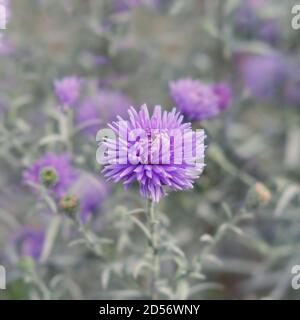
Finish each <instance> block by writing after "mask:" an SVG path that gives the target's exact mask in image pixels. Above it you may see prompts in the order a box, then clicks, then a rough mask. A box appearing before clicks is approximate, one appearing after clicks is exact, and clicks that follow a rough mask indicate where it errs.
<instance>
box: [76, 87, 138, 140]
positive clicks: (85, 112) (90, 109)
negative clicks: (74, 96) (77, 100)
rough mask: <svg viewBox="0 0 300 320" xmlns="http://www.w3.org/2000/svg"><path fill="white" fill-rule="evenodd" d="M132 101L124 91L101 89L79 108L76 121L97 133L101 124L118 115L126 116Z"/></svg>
mask: <svg viewBox="0 0 300 320" xmlns="http://www.w3.org/2000/svg"><path fill="white" fill-rule="evenodd" d="M131 105H132V101H131V100H130V99H129V98H128V97H127V96H126V95H125V94H123V93H122V92H119V91H113V90H108V89H101V90H99V91H98V93H97V94H96V95H95V96H93V97H88V98H87V99H85V100H84V101H83V102H82V103H81V104H80V105H79V106H78V108H77V111H76V122H77V123H78V124H81V125H83V126H84V127H85V129H84V131H85V132H86V133H90V134H92V135H95V134H96V133H97V131H98V130H99V124H100V125H101V126H105V125H106V124H107V123H108V122H111V121H113V120H114V119H115V117H116V116H117V115H120V116H125V115H126V114H127V110H128V108H129V107H130V106H131Z"/></svg>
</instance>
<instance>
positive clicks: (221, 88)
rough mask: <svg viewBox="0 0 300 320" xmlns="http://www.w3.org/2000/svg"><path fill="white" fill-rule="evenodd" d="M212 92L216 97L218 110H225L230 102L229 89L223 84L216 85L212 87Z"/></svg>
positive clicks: (230, 91)
mask: <svg viewBox="0 0 300 320" xmlns="http://www.w3.org/2000/svg"><path fill="white" fill-rule="evenodd" d="M213 91H214V93H215V94H216V95H217V97H218V101H219V102H218V106H219V109H220V110H226V109H227V108H228V107H229V106H230V103H231V101H232V90H231V87H230V86H229V85H228V84H227V83H225V82H222V83H217V84H215V85H213Z"/></svg>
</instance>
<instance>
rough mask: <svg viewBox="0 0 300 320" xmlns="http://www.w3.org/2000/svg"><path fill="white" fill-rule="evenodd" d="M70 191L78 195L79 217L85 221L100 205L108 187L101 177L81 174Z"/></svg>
mask: <svg viewBox="0 0 300 320" xmlns="http://www.w3.org/2000/svg"><path fill="white" fill-rule="evenodd" d="M72 191H73V193H74V194H76V195H77V196H78V197H79V202H80V207H79V210H80V219H81V221H82V222H86V221H87V220H88V219H89V217H90V216H91V215H92V214H93V213H95V212H96V211H97V209H99V208H100V207H101V205H102V202H103V200H104V199H105V197H106V195H107V194H108V192H109V187H108V184H107V183H106V182H105V181H103V180H102V179H96V178H94V177H93V176H92V175H88V174H82V175H81V177H80V178H79V179H78V181H77V182H76V183H75V185H74V187H73V189H72Z"/></svg>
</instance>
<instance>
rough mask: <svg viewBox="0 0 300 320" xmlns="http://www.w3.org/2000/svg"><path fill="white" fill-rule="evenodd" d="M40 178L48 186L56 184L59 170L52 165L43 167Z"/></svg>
mask: <svg viewBox="0 0 300 320" xmlns="http://www.w3.org/2000/svg"><path fill="white" fill-rule="evenodd" d="M40 180H41V182H42V183H43V185H44V186H45V187H47V188H49V187H52V186H54V185H55V183H56V182H57V181H58V174H57V171H56V170H55V169H54V168H52V167H45V168H42V169H41V171H40Z"/></svg>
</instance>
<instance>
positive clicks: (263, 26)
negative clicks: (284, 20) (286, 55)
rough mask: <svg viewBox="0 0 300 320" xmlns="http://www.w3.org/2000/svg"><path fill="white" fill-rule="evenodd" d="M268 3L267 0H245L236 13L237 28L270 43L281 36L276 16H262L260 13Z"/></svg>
mask: <svg viewBox="0 0 300 320" xmlns="http://www.w3.org/2000/svg"><path fill="white" fill-rule="evenodd" d="M267 5H268V3H267V2H266V1H265V0H245V1H243V2H242V4H241V5H240V6H239V7H238V9H237V11H236V14H235V25H236V28H237V30H239V31H242V32H246V33H247V34H248V35H252V36H254V37H258V38H261V39H263V40H265V41H268V42H270V43H272V42H274V41H276V39H278V38H279V36H280V25H279V21H278V20H277V19H274V18H262V17H260V15H259V12H260V11H261V8H262V7H263V6H267Z"/></svg>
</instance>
